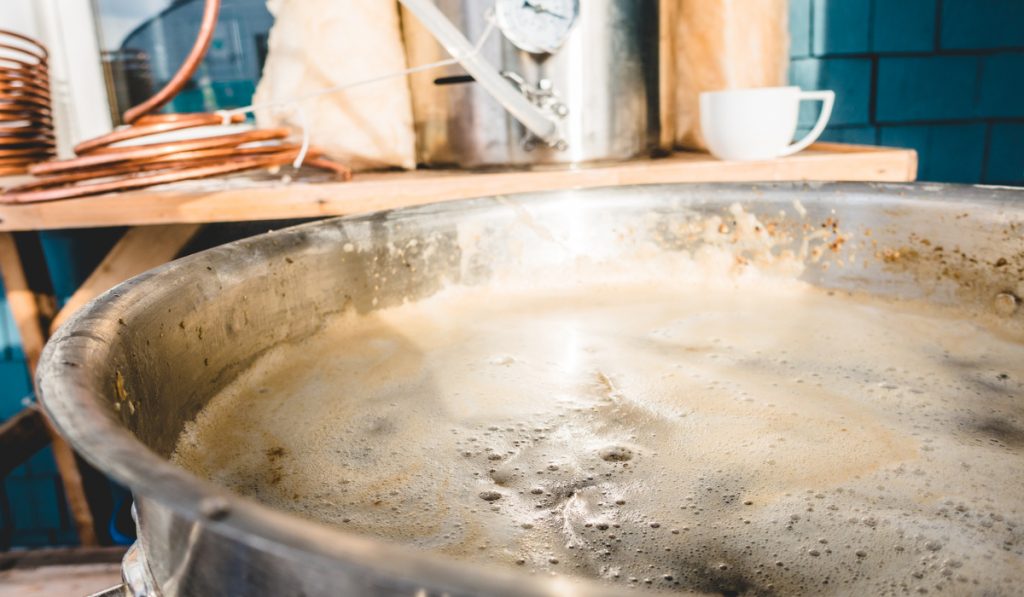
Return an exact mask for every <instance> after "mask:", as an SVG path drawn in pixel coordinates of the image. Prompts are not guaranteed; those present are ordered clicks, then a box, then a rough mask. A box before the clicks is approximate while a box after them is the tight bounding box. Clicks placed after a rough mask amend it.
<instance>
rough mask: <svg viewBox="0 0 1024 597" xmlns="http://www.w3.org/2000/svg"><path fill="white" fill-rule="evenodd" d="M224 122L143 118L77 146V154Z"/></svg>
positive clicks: (235, 119)
mask: <svg viewBox="0 0 1024 597" xmlns="http://www.w3.org/2000/svg"><path fill="white" fill-rule="evenodd" d="M223 121H224V119H223V118H221V117H220V116H218V115H216V114H202V113H200V114H163V115H160V116H159V117H154V116H143V117H142V118H140V119H139V120H138V121H136V123H135V126H130V127H127V128H123V129H119V130H115V131H114V132H112V133H108V134H106V135H103V136H102V137H96V138H95V139H89V140H88V141H83V142H82V143H79V144H78V145H76V146H75V153H77V154H79V155H81V154H84V153H89V152H90V151H93V150H96V149H99V148H101V147H107V146H109V145H114V144H115V143H121V142H123V141H129V140H132V139H138V138H140V137H148V136H149V135H155V134H158V133H167V132H170V131H178V130H181V129H187V128H192V127H196V126H212V125H218V124H222V123H223ZM228 122H231V123H235V124H237V123H240V122H245V116H244V115H242V114H234V115H232V116H231V117H230V118H229V119H228Z"/></svg>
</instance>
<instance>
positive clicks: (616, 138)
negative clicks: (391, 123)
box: [402, 0, 661, 167]
mask: <svg viewBox="0 0 1024 597" xmlns="http://www.w3.org/2000/svg"><path fill="white" fill-rule="evenodd" d="M659 4H660V1H659V0H587V1H584V2H580V7H579V17H578V19H577V22H576V23H575V25H574V26H573V28H572V30H571V31H570V33H569V35H568V38H567V39H566V41H565V42H564V44H562V46H561V47H560V48H558V50H557V51H555V53H553V54H531V53H529V52H526V51H523V50H521V49H519V48H517V47H516V46H515V45H513V44H512V42H510V41H509V40H508V39H507V38H505V36H503V35H502V33H501V31H500V30H496V31H494V32H492V34H491V36H490V37H489V38H488V40H487V42H486V44H485V45H484V46H483V48H482V50H481V52H482V55H483V57H484V58H485V59H486V60H487V61H488V62H490V63H491V64H493V65H495V66H496V67H498V69H499V70H501V71H505V72H507V73H509V76H510V77H512V78H515V77H519V78H521V79H522V81H523V85H524V87H526V88H528V89H529V90H530V91H531V93H532V94H533V95H534V96H537V95H539V97H540V100H539V101H541V102H548V103H560V104H562V105H564V108H565V110H564V114H565V115H564V118H563V120H562V127H561V128H562V136H563V138H564V140H565V141H566V146H565V148H564V149H558V148H552V147H548V146H546V145H544V144H543V143H538V142H536V141H535V140H533V139H531V138H530V137H529V136H528V135H527V132H526V131H525V129H524V128H523V127H522V125H520V124H519V123H518V122H517V121H516V120H515V119H514V118H512V117H511V116H510V115H509V114H508V113H507V112H505V110H504V109H503V108H502V107H501V105H500V104H498V102H497V101H495V100H494V99H493V98H491V97H490V96H489V95H488V94H487V92H486V91H484V90H483V89H482V88H481V87H480V86H479V85H478V84H476V83H474V82H472V81H469V82H457V79H456V80H454V81H455V82H453V79H452V77H459V76H461V75H464V74H465V72H464V71H463V70H462V69H461V68H460V67H458V66H452V67H447V68H445V69H443V70H432V71H426V72H422V73H416V74H413V75H411V77H410V85H411V88H412V96H413V113H414V117H415V123H416V140H417V157H418V160H419V161H420V162H423V163H427V164H431V165H449V164H454V165H459V166H463V167H487V166H531V165H539V164H559V163H579V162H589V161H595V160H625V159H630V158H634V157H638V156H644V155H648V154H649V153H651V152H652V151H653V150H655V149H656V148H657V146H658V143H659V134H660V120H661V114H660V106H659V92H658V89H659V88H658V76H659V62H658V55H659ZM437 5H438V7H439V8H440V9H441V10H442V12H444V14H445V15H446V16H448V17H449V18H450V19H451V20H452V21H453V22H454V23H455V25H456V26H457V27H458V28H459V29H460V30H461V31H462V32H463V33H464V34H465V35H466V36H467V37H468V38H469V39H470V40H476V39H478V38H479V37H480V36H481V35H482V34H483V33H484V31H485V29H486V27H487V20H486V19H487V16H486V12H487V11H488V10H489V9H490V7H491V3H489V2H477V1H473V0H440V1H439V2H437ZM402 26H403V32H404V35H405V41H406V54H407V56H408V59H409V64H411V65H417V64H425V63H429V62H434V61H437V60H442V59H444V58H447V55H446V54H445V52H444V50H443V49H442V48H441V46H440V44H438V43H437V42H436V41H435V40H434V39H433V37H431V35H430V34H429V33H428V32H427V31H425V30H424V29H423V27H422V26H421V25H419V23H418V22H417V21H416V19H415V17H412V16H411V15H409V14H408V13H405V12H404V13H403V19H402Z"/></svg>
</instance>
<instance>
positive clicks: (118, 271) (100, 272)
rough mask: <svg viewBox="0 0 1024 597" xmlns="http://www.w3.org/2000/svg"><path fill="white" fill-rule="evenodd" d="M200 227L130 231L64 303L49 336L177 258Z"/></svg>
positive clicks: (140, 228)
mask: <svg viewBox="0 0 1024 597" xmlns="http://www.w3.org/2000/svg"><path fill="white" fill-rule="evenodd" d="M200 227H201V226H200V225H199V224H164V225H156V226H137V227H135V228H131V229H129V230H128V231H127V232H125V233H124V236H122V237H121V239H120V240H118V241H117V244H115V245H114V247H113V248H111V249H110V251H109V252H108V253H107V255H106V256H105V257H104V258H103V261H101V262H100V264H99V265H98V266H96V269H95V270H93V272H92V273H91V274H89V277H88V278H86V279H85V281H84V282H83V283H82V285H81V286H79V287H78V289H77V290H75V293H74V294H72V295H71V298H69V299H68V300H67V302H66V303H64V308H62V309H61V310H60V312H59V313H57V316H56V317H54V318H53V322H52V323H51V324H50V333H51V334H52V333H53V332H54V331H56V330H57V328H59V327H60V326H61V324H62V323H64V321H65V320H66V319H67V318H68V317H70V316H71V315H72V314H74V312H75V311H77V310H78V309H80V308H81V307H82V306H83V305H85V304H86V303H88V302H89V301H91V300H92V299H94V298H96V297H97V296H99V295H100V294H102V293H104V292H106V291H107V290H109V289H111V288H113V287H114V286H116V285H118V284H120V283H121V282H124V281H125V280H127V279H128V278H131V277H133V276H136V275H138V274H141V273H142V272H145V271H147V270H150V269H153V268H154V267H157V266H158V265H163V264H164V263H167V262H168V261H170V260H172V259H174V258H175V257H176V256H177V255H178V253H179V252H180V251H181V250H182V249H183V248H184V247H185V245H186V244H188V242H189V241H190V240H192V237H194V236H195V234H196V232H198V231H199V229H200Z"/></svg>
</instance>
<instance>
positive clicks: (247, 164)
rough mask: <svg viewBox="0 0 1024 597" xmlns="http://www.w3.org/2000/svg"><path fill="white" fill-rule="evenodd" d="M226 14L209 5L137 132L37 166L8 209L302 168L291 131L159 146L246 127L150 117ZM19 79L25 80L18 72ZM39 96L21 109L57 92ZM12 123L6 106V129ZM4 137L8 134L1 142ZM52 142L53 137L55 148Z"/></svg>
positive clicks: (308, 160)
mask: <svg viewBox="0 0 1024 597" xmlns="http://www.w3.org/2000/svg"><path fill="white" fill-rule="evenodd" d="M219 10H220V0H206V5H205V8H204V11H203V20H202V23H201V24H200V26H199V33H198V35H197V37H196V42H195V44H194V45H193V47H192V50H191V51H190V52H189V55H188V57H187V58H186V59H185V62H184V63H183V64H182V65H181V67H180V68H179V69H178V72H176V73H175V75H174V76H173V77H172V78H171V80H170V81H169V82H168V83H167V84H166V85H165V86H164V87H163V88H162V89H161V90H160V91H158V92H157V93H156V94H154V95H153V96H152V97H151V98H149V99H148V100H146V101H145V102H143V103H141V104H139V105H138V106H135V107H133V108H131V109H130V110H128V111H127V112H126V113H125V116H124V118H125V122H127V123H129V126H126V127H123V128H120V129H117V130H114V131H113V132H111V133H108V134H106V135H103V136H101V137H97V138H95V139H89V140H87V141H84V142H82V143H79V144H78V146H76V147H75V154H76V157H74V158H71V159H67V160H58V161H47V162H42V163H37V164H34V165H32V166H31V167H30V168H29V172H30V173H31V174H33V175H34V176H36V177H37V178H36V180H34V181H32V182H29V183H25V184H22V185H19V186H16V187H12V188H10V189H7V190H6V191H4V192H3V193H0V203H30V202H35V201H54V200H57V199H71V198H74V197H83V196H86V195H96V194H100V193H109V192H113V191H123V190H128V189H138V188H143V187H148V186H153V185H158V184H165V183H169V182H178V181H182V180H190V179H196V178H206V177H211V176H220V175H225V174H231V173H235V172H241V171H244V170H252V169H257V168H272V167H277V166H283V165H286V164H289V163H292V162H294V161H295V160H296V159H297V158H298V156H299V155H300V154H302V148H301V146H299V145H297V144H295V143H289V142H287V141H286V139H287V137H288V136H289V134H290V133H291V131H290V130H289V129H287V128H275V129H264V130H259V129H257V130H249V131H244V132H232V133H226V134H221V135H213V136H206V137H200V138H194V139H193V138H189V139H182V140H177V141H160V140H153V137H154V136H157V135H163V134H166V133H169V132H172V131H181V130H186V129H192V128H198V127H209V126H217V125H224V124H238V123H241V122H244V121H245V117H244V116H243V115H242V114H228V115H220V114H208V113H199V114H149V112H151V111H153V110H156V109H158V108H160V107H161V106H163V105H164V104H166V103H167V102H168V101H170V100H171V99H172V98H173V97H174V96H175V95H176V94H177V93H178V92H179V91H181V89H182V87H184V85H185V83H187V82H188V80H189V79H190V78H191V77H192V74H193V72H194V71H195V70H196V68H197V67H198V66H199V63H200V62H202V60H203V56H204V55H205V54H206V51H207V49H208V48H209V45H210V41H211V39H212V38H213V31H214V29H215V28H216V25H217V14H218V12H219ZM0 47H3V46H0ZM44 52H45V50H44ZM11 76H12V77H14V78H17V77H21V76H23V75H22V74H21V73H14V74H12V75H11ZM4 85H5V79H4V78H3V77H2V76H0V90H2V89H3V88H4ZM31 91H32V93H31V94H26V95H25V96H24V97H22V98H21V100H20V104H19V106H20V107H19V109H21V110H24V109H25V108H24V107H25V106H29V105H32V106H34V105H36V104H37V103H39V102H41V101H43V99H44V98H45V99H46V100H48V99H49V92H48V91H47V90H45V89H38V88H37V86H36V87H33V88H32V90H31ZM5 118H6V116H5V113H4V112H3V109H2V107H0V124H2V123H3V122H4V119H5ZM49 118H50V115H49V112H48V111H47V113H46V114H45V115H41V116H39V117H38V120H39V121H41V122H43V121H45V122H50V121H49ZM19 122H20V121H19ZM33 122H34V121H33ZM10 134H11V135H16V134H18V133H16V132H12V133H10ZM2 135H3V133H0V143H2V139H3V137H2ZM18 138H21V137H18ZM52 138H53V136H52V133H51V134H50V136H49V139H50V140H51V142H52ZM147 140H149V141H148V142H147ZM3 159H4V156H3V155H2V154H0V174H2V168H3V167H4V162H3V161H2V160H3ZM303 164H304V165H309V166H312V167H315V168H320V169H325V170H328V171H330V172H331V173H333V174H334V175H336V176H337V177H338V178H339V179H341V180H349V179H350V178H351V176H352V172H351V170H349V169H348V168H347V167H346V166H344V165H342V164H339V163H337V162H334V161H331V160H330V159H328V158H325V157H324V156H323V155H322V152H320V151H319V150H317V149H316V148H312V147H311V148H309V149H308V150H307V151H306V153H305V157H304V159H303Z"/></svg>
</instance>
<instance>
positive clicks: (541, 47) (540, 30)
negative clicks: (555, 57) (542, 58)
mask: <svg viewBox="0 0 1024 597" xmlns="http://www.w3.org/2000/svg"><path fill="white" fill-rule="evenodd" d="M579 12H580V3H579V0H498V2H497V5H496V6H495V15H496V16H497V19H498V27H499V28H500V29H501V32H502V33H503V34H505V37H506V38H508V40H509V41H510V42H512V43H513V44H515V46H516V47H517V48H519V49H520V50H525V51H527V52H530V53H533V54H550V53H552V52H554V51H555V50H557V49H558V48H560V47H561V46H562V44H563V43H565V39H566V38H567V37H568V36H569V32H570V31H571V30H572V26H573V25H574V24H575V23H576V17H577V16H578V15H579Z"/></svg>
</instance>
